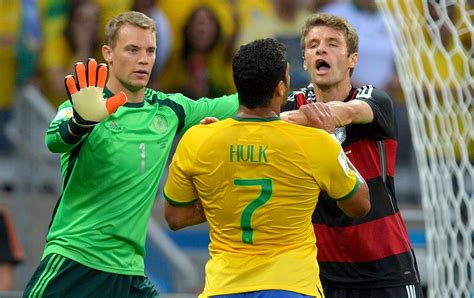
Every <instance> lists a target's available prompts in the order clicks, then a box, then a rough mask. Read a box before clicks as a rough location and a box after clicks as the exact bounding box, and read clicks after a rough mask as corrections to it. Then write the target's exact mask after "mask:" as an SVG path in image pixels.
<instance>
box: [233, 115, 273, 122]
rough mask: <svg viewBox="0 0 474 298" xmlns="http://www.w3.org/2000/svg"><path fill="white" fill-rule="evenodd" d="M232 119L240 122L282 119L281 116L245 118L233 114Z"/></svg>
mask: <svg viewBox="0 0 474 298" xmlns="http://www.w3.org/2000/svg"><path fill="white" fill-rule="evenodd" d="M231 118H232V119H234V120H236V121H239V122H270V121H275V120H280V117H276V116H275V117H268V118H244V117H239V116H232V117H231Z"/></svg>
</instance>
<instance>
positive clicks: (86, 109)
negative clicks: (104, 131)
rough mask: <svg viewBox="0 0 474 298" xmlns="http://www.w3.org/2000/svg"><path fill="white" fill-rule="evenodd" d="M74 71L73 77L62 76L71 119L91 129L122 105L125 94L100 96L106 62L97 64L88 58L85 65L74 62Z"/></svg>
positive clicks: (124, 101)
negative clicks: (108, 96)
mask: <svg viewBox="0 0 474 298" xmlns="http://www.w3.org/2000/svg"><path fill="white" fill-rule="evenodd" d="M75 71H76V77H75V78H74V77H73V76H72V75H68V76H66V77H65V78H64V82H65V85H66V91H67V93H68V96H69V100H70V101H71V103H72V107H73V119H72V121H73V122H74V123H75V124H77V125H79V126H80V127H83V128H86V130H91V129H92V128H93V126H94V125H95V124H96V123H98V122H100V121H102V120H104V119H105V118H107V117H108V116H109V115H110V114H112V113H114V112H115V111H117V109H118V108H119V107H120V106H122V105H124V104H125V103H126V102H127V96H126V95H125V93H124V92H120V93H118V94H116V95H114V96H112V97H110V98H108V99H104V98H103V97H102V91H103V89H104V86H105V83H106V81H107V73H108V68H107V65H106V64H103V63H101V64H99V65H97V61H95V59H89V60H88V61H87V67H86V66H85V65H84V63H82V62H79V63H76V67H75ZM70 128H71V127H70ZM87 128H90V129H87ZM79 133H80V132H79Z"/></svg>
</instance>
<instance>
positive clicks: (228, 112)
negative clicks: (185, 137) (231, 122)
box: [170, 93, 239, 134]
mask: <svg viewBox="0 0 474 298" xmlns="http://www.w3.org/2000/svg"><path fill="white" fill-rule="evenodd" d="M170 98H171V99H172V100H174V101H175V102H177V103H179V104H180V105H181V106H182V107H183V109H184V116H185V118H184V126H183V128H182V129H181V131H180V132H179V133H180V134H183V133H184V132H186V131H187V130H188V129H189V128H190V127H191V126H193V125H196V124H199V122H200V121H201V120H202V119H204V118H205V117H216V118H217V119H219V120H222V119H225V118H229V117H230V116H233V115H235V114H236V113H237V110H238V109H239V97H238V95H237V93H235V94H232V95H225V96H222V97H217V98H213V99H211V98H205V97H203V98H200V99H198V100H192V99H190V98H188V97H186V96H184V95H183V94H180V93H176V94H172V95H170Z"/></svg>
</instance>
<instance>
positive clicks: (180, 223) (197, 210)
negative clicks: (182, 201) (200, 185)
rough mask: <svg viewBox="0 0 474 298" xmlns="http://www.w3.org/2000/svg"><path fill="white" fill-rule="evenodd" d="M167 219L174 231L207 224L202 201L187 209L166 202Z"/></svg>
mask: <svg viewBox="0 0 474 298" xmlns="http://www.w3.org/2000/svg"><path fill="white" fill-rule="evenodd" d="M165 218H166V222H167V223H168V226H169V227H170V229H171V230H173V231H176V230H180V229H182V228H185V227H189V226H193V225H197V224H200V223H203V222H206V216H205V215H204V210H203V209H202V206H201V203H200V201H196V202H195V203H194V204H193V205H191V206H186V207H175V206H172V205H170V204H169V203H168V202H166V205H165Z"/></svg>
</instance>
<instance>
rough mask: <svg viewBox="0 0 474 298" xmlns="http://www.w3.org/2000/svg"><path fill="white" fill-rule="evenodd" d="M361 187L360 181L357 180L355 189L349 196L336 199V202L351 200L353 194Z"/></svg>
mask: <svg viewBox="0 0 474 298" xmlns="http://www.w3.org/2000/svg"><path fill="white" fill-rule="evenodd" d="M359 186H360V183H359V179H358V178H356V184H355V186H354V188H353V189H352V190H351V191H350V192H349V193H348V194H347V195H345V196H343V197H342V198H339V199H334V200H335V201H344V200H347V199H349V198H350V197H352V195H353V194H355V193H356V191H357V190H358V189H359Z"/></svg>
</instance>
